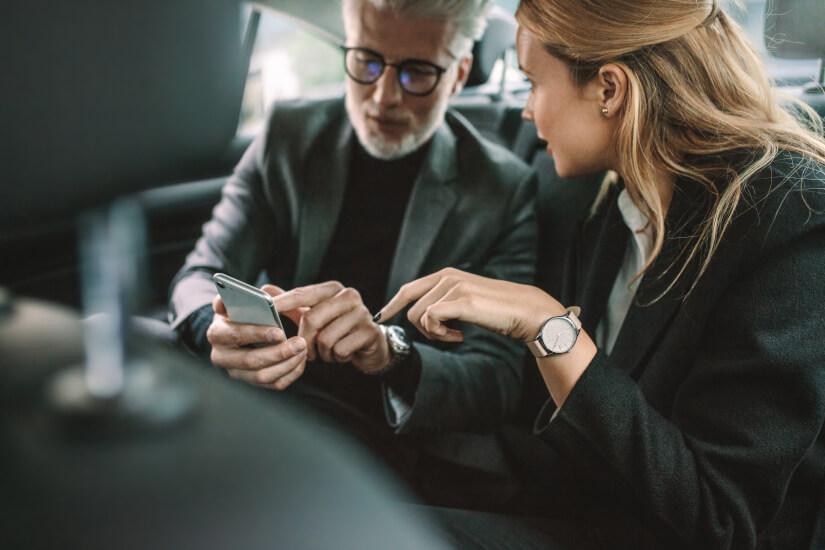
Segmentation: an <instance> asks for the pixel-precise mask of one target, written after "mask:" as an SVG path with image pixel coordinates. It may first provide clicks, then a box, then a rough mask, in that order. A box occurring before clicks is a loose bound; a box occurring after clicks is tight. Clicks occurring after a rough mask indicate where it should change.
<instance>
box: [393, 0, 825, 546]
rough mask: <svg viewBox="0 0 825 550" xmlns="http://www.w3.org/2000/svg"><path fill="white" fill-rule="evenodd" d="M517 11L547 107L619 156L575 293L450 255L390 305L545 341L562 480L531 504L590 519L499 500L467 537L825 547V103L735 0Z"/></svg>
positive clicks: (539, 426)
mask: <svg viewBox="0 0 825 550" xmlns="http://www.w3.org/2000/svg"><path fill="white" fill-rule="evenodd" d="M517 19H518V21H519V24H520V28H519V33H518V39H517V46H518V58H519V63H520V65H521V67H522V69H523V70H524V73H525V74H526V75H527V77H528V79H529V80H530V81H531V83H532V86H533V87H532V91H531V94H530V97H529V99H528V101H527V105H526V107H525V109H524V117H525V118H526V119H528V120H532V121H534V122H535V124H536V127H537V129H538V135H539V137H540V138H541V139H543V140H546V142H547V151H548V153H550V154H551V155H553V157H554V160H555V165H556V169H557V171H558V172H559V174H560V175H562V176H578V175H584V174H588V173H595V172H598V171H602V170H608V171H610V172H609V173H612V174H614V175H615V176H616V177H615V178H612V179H611V181H607V182H606V183H605V186H604V187H603V189H602V193H601V194H600V197H599V198H598V199H597V202H596V204H595V205H594V207H593V209H592V212H591V214H590V216H589V218H588V219H587V220H585V221H584V222H583V223H582V225H581V227H580V228H579V232H578V235H577V241H576V243H575V246H574V252H573V254H572V255H571V257H570V258H569V259H568V262H567V265H566V277H565V281H564V285H563V286H564V291H563V292H562V294H561V295H559V296H550V295H548V294H547V293H545V292H543V291H542V290H541V289H539V288H535V287H532V286H526V285H519V284H514V283H509V282H504V281H497V280H491V279H487V278H483V277H479V276H476V275H471V274H467V273H463V272H460V271H456V270H452V269H448V270H444V271H440V272H438V273H435V274H433V275H430V276H428V277H424V278H422V279H419V280H416V281H414V282H411V283H409V284H407V285H406V286H404V287H403V288H402V289H401V291H400V292H399V293H398V294H397V295H396V296H395V297H394V298H393V299H392V300H391V301H390V302H389V303H388V304H387V305H386V306H385V307H384V308H383V309H382V310H381V311H380V312H379V314H378V315H377V317H379V318H380V319H382V320H387V319H391V318H392V317H393V316H394V315H396V314H398V313H399V312H401V310H402V309H403V308H404V307H405V306H407V305H408V304H410V303H412V302H415V303H414V304H413V305H412V306H411V307H410V308H409V309H408V311H407V316H408V318H409V319H410V320H411V321H412V322H413V323H414V324H415V325H416V326H417V328H418V329H419V330H420V331H421V332H423V333H424V334H425V335H426V336H427V337H429V338H432V339H435V340H442V341H449V342H454V341H460V340H461V339H462V333H461V331H460V330H459V329H460V326H461V325H451V324H450V323H448V321H455V320H459V321H464V322H467V323H472V324H476V325H480V326H482V327H485V328H487V329H489V330H491V331H494V332H497V333H500V334H505V335H507V336H509V337H511V338H514V339H517V340H521V341H523V342H524V343H525V344H526V345H527V346H528V347H529V348H530V350H531V351H532V352H533V354H534V355H535V356H536V357H537V358H536V363H537V365H538V369H539V370H540V372H541V375H542V377H543V379H544V382H545V383H546V385H547V390H548V392H549V400H548V401H547V404H546V406H545V407H544V409H543V410H542V412H541V413H540V415H539V417H538V419H537V420H536V424H535V431H536V434H537V436H538V437H539V438H540V439H541V441H543V443H544V448H545V449H546V450H547V451H548V452H546V453H545V454H546V455H547V457H548V458H547V460H546V462H545V463H543V464H542V467H543V468H544V470H545V471H546V473H547V476H548V477H549V478H555V479H556V480H557V483H550V484H547V486H546V487H545V486H542V488H541V491H540V493H539V494H540V495H543V499H538V500H537V502H541V501H543V504H542V505H541V506H536V507H535V508H533V509H531V510H528V512H529V513H532V514H533V515H546V516H551V517H555V518H574V520H572V521H573V524H574V526H573V527H571V526H570V525H569V524H565V523H563V522H562V523H560V522H554V521H551V520H546V521H544V522H535V521H531V522H529V524H528V523H527V520H525V523H523V524H521V527H519V528H518V529H516V530H515V531H514V530H509V531H508V530H507V528H505V527H503V526H502V525H500V524H497V523H496V522H495V521H491V520H490V519H489V518H486V519H484V520H482V521H476V522H474V523H473V522H470V523H471V524H472V525H471V526H470V527H467V526H466V525H464V527H461V528H456V527H454V531H456V532H459V533H460V532H462V531H463V532H464V533H465V534H467V533H470V534H469V535H467V536H465V537H463V538H462V536H460V535H459V536H458V540H460V541H465V542H466V541H467V540H474V541H476V542H477V541H479V540H488V541H489V544H490V545H491V546H496V544H497V543H496V540H499V541H501V540H505V541H507V540H509V541H510V542H511V543H513V544H518V545H519V546H522V543H523V544H525V545H526V544H528V542H529V543H530V544H536V545H538V546H539V547H541V545H542V544H545V543H546V544H547V545H548V547H553V546H552V543H553V541H555V542H557V543H558V542H559V541H560V540H565V539H564V537H569V536H572V534H573V531H576V530H577V529H578V530H580V531H579V534H583V535H582V538H581V539H575V542H573V543H570V544H573V545H574V546H575V547H577V548H578V547H587V546H588V545H591V546H593V547H605V548H617V547H631V548H650V547H663V548H679V547H688V548H702V549H708V548H813V547H816V548H822V547H823V545H824V543H823V540H825V512H823V510H824V509H823V506H824V504H823V498H824V497H825V439H823V434H822V428H823V419H825V359H823V356H825V354H823V351H825V346H824V345H823V341H824V340H825V141H823V139H822V138H821V137H820V136H821V134H822V127H821V120H819V119H816V118H815V115H810V118H808V119H806V121H805V122H798V121H797V120H795V119H794V118H792V117H791V116H790V115H789V114H788V113H787V112H786V111H785V110H783V109H782V108H781V107H780V106H779V105H778V104H777V101H776V100H775V98H774V96H773V92H772V90H771V86H770V82H769V79H768V77H767V76H766V74H765V70H764V68H763V66H762V65H761V62H760V60H759V58H758V56H757V54H756V52H755V50H754V48H753V47H752V45H751V44H750V43H749V42H748V41H747V39H746V38H745V37H744V34H743V32H742V30H741V29H740V28H739V27H738V26H737V25H736V24H735V23H734V22H733V21H732V20H731V19H730V18H729V17H728V16H727V15H726V14H725V13H724V12H723V11H721V10H720V9H718V7H717V6H716V5H715V4H714V3H713V2H712V1H707V0H633V1H632V2H629V1H622V2H617V1H615V0H586V1H583V0H524V1H522V2H521V5H520V7H519V9H518V12H517ZM545 246H552V244H551V243H545ZM573 306H576V307H573ZM456 327H458V328H456ZM537 483H538V482H537ZM459 523H460V522H459ZM465 523H466V522H465ZM542 526H544V527H542ZM563 529H567V532H566V533H563V536H561V534H562V532H561V531H560V530H563ZM480 531H486V535H485V537H487V538H485V537H480V536H479V532H480ZM560 536H561V538H560ZM531 537H533V538H531ZM514 541H515V542H514ZM519 541H520V542H519ZM525 541H528V542H525ZM482 546H483V545H482Z"/></svg>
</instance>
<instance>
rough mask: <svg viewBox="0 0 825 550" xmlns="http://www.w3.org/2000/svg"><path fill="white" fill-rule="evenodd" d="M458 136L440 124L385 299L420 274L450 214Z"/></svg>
mask: <svg viewBox="0 0 825 550" xmlns="http://www.w3.org/2000/svg"><path fill="white" fill-rule="evenodd" d="M455 156H456V143H455V137H454V136H453V134H452V132H451V131H450V130H449V129H448V127H447V125H446V124H441V126H439V128H438V130H436V132H435V135H434V136H433V139H432V142H431V143H430V149H429V152H428V153H427V157H426V159H425V160H424V163H423V165H422V167H421V171H420V172H419V174H418V178H417V179H416V180H415V184H414V185H413V190H412V193H411V196H410V200H409V202H408V203H407V209H406V212H405V214H404V222H403V223H402V225H401V233H400V235H399V238H398V244H397V245H396V247H395V254H394V255H393V260H392V267H391V270H390V276H389V281H388V284H387V292H386V296H385V299H386V300H389V299H390V298H392V296H393V295H394V294H395V293H396V292H397V291H398V289H399V288H400V287H401V286H402V285H403V284H405V283H407V282H409V281H412V280H413V279H415V278H417V277H418V276H419V275H423V274H422V273H420V271H421V268H422V266H423V264H424V260H425V259H426V257H427V252H429V250H430V248H431V247H432V244H433V242H434V241H435V238H436V236H437V235H438V232H439V231H440V229H441V226H442V225H443V224H444V220H446V218H447V214H448V213H449V212H450V210H452V208H453V206H454V205H455V202H456V200H457V199H458V196H457V194H456V192H455V191H454V190H453V189H451V188H450V186H449V184H450V182H452V181H453V180H455V179H456V177H457V174H458V170H457V166H456V158H455Z"/></svg>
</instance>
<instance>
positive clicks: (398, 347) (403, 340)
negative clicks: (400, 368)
mask: <svg viewBox="0 0 825 550" xmlns="http://www.w3.org/2000/svg"><path fill="white" fill-rule="evenodd" d="M378 328H379V329H381V333H382V334H383V335H384V338H386V339H387V344H389V346H390V362H389V363H387V366H386V367H384V368H383V369H381V370H380V371H377V372H375V373H372V374H384V373H386V372H387V371H389V370H390V369H391V368H393V367H394V366H395V365H397V364H398V363H400V362H402V361H403V360H404V359H406V358H407V357H409V355H410V349H411V348H412V345H411V344H410V341H409V340H408V339H407V332H406V331H405V330H404V329H403V328H401V327H399V326H397V325H378Z"/></svg>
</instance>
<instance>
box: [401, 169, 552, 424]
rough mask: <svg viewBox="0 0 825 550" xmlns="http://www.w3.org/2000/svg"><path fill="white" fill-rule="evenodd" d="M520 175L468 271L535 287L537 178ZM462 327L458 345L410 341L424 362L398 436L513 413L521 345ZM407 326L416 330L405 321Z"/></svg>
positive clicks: (493, 421)
mask: <svg viewBox="0 0 825 550" xmlns="http://www.w3.org/2000/svg"><path fill="white" fill-rule="evenodd" d="M520 172H521V173H522V174H524V176H523V177H522V178H521V179H520V181H517V182H516V185H514V192H513V193H512V194H511V196H510V197H509V202H508V205H507V208H506V209H504V213H503V215H502V217H501V219H502V220H506V223H503V224H502V225H501V229H500V231H499V232H498V234H497V236H496V239H495V244H494V246H493V247H492V248H491V250H490V251H489V253H488V255H487V257H486V259H485V261H484V262H483V264H480V265H478V266H477V267H476V268H475V269H474V270H473V271H474V272H475V273H477V274H479V275H482V276H485V277H490V278H494V279H505V280H509V281H514V282H519V283H525V284H532V283H533V280H534V276H535V262H536V247H537V242H536V240H537V236H536V235H537V230H536V219H535V186H536V181H535V177H534V175H533V173H532V172H529V171H527V170H524V169H523V168H521V169H520ZM480 215H483V213H480ZM489 222H490V223H497V221H496V220H489ZM456 267H460V266H456ZM460 329H461V331H462V332H463V333H464V341H463V342H462V343H461V344H460V345H458V346H452V347H451V346H444V347H438V345H437V344H435V343H429V342H428V343H423V342H416V343H415V344H414V347H415V350H416V352H417V354H418V355H419V357H420V365H421V374H420V379H419V383H418V391H416V393H415V401H414V403H412V408H411V409H410V411H409V414H408V415H407V416H406V417H405V418H404V419H403V420H402V422H401V423H400V425H398V426H397V427H396V431H397V432H398V433H416V432H430V433H432V432H444V431H455V430H461V431H483V430H487V429H489V428H490V427H491V426H494V425H495V424H497V423H500V422H502V421H503V420H504V419H505V418H506V417H507V416H508V415H510V414H512V412H513V411H514V410H515V407H516V405H517V402H518V399H519V396H520V391H521V380H522V368H523V361H522V357H523V354H524V346H523V345H522V344H521V343H520V342H516V341H514V340H511V339H509V338H507V337H504V336H500V335H497V334H494V333H492V332H490V331H487V330H484V329H481V328H478V327H476V326H473V325H469V324H461V325H460ZM410 330H411V331H412V330H414V329H412V328H411V326H410ZM385 393H386V392H385ZM385 398H386V395H385Z"/></svg>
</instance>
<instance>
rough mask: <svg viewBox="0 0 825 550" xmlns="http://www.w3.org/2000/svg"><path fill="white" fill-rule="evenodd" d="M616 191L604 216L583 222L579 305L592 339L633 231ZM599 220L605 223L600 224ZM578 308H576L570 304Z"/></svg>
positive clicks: (580, 247)
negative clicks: (619, 203)
mask: <svg viewBox="0 0 825 550" xmlns="http://www.w3.org/2000/svg"><path fill="white" fill-rule="evenodd" d="M617 193H618V191H614V193H613V194H611V196H610V197H608V198H607V202H606V204H605V207H604V212H603V214H601V215H600V216H598V217H596V218H593V219H588V220H585V221H583V222H581V229H580V230H579V242H578V243H576V245H577V246H576V247H577V249H578V250H580V251H582V252H580V253H579V254H578V256H577V260H576V262H577V264H578V269H577V273H579V274H580V276H579V281H578V283H577V284H576V286H577V288H578V291H577V292H576V293H575V295H576V305H579V306H580V307H581V309H582V319H581V320H582V325H583V327H584V330H585V331H587V332H588V333H589V334H591V335H595V333H596V325H597V324H598V323H599V320H601V318H602V317H603V316H604V314H605V311H606V306H607V298H608V297H609V296H610V291H611V289H612V288H613V283H614V282H615V280H616V275H617V274H618V272H619V268H620V267H621V265H622V260H623V259H624V254H625V248H626V247H627V239H628V236H629V235H628V234H629V231H628V229H627V226H626V225H625V224H624V221H623V220H622V215H621V212H620V211H619V207H618V205H617V204H616V199H615V197H616V194H617ZM599 218H601V219H603V220H604V222H603V223H599ZM566 305H574V304H566Z"/></svg>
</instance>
